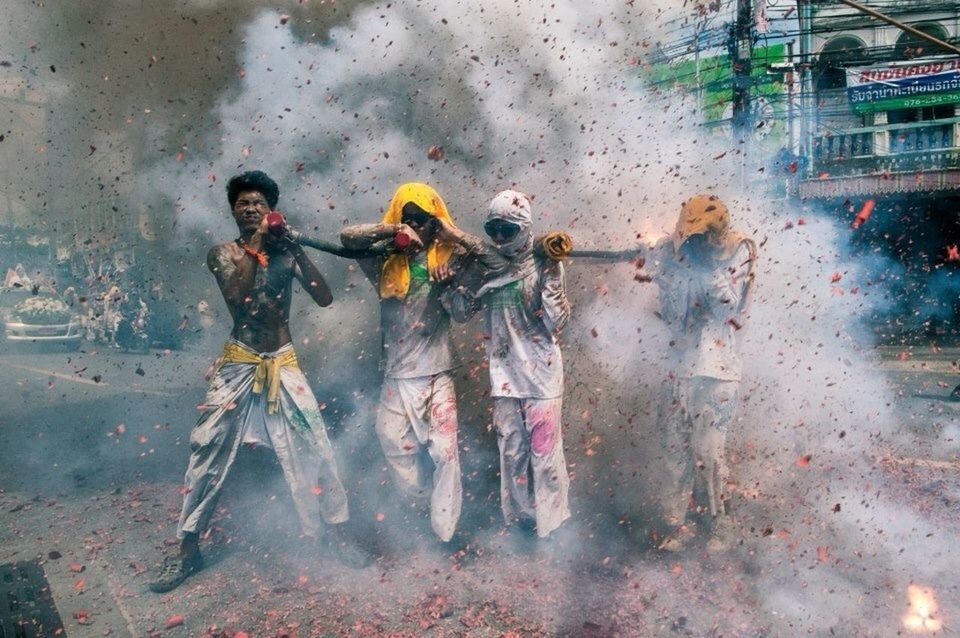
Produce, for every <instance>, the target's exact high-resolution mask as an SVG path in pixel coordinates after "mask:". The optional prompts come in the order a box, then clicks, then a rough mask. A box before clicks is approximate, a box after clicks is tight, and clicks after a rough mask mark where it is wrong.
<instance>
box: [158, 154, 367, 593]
mask: <svg viewBox="0 0 960 638" xmlns="http://www.w3.org/2000/svg"><path fill="white" fill-rule="evenodd" d="M279 196H280V191H279V188H278V187H277V184H276V182H274V181H273V180H272V179H270V177H268V176H267V175H266V174H265V173H262V172H260V171H251V172H247V173H243V174H241V175H237V176H236V177H234V178H232V179H231V180H230V182H229V183H228V184H227V199H228V201H229V202H230V208H231V211H232V213H233V218H234V220H235V221H236V223H237V227H238V229H239V231H240V236H239V237H238V238H237V239H236V240H234V241H232V242H228V243H225V244H221V245H219V246H215V247H213V248H212V249H211V250H210V253H209V254H208V256H207V266H208V267H209V268H210V271H211V272H212V273H213V275H214V277H216V279H217V284H218V285H219V287H220V292H221V293H222V294H223V299H224V301H225V302H226V304H227V308H228V309H229V310H230V315H231V317H232V318H233V331H232V332H231V334H230V336H231V338H230V340H229V341H228V342H227V344H226V345H225V347H224V351H223V355H222V356H221V357H220V359H219V360H218V363H217V366H216V372H215V374H214V377H213V380H212V381H211V383H210V388H209V390H208V391H207V395H206V399H205V401H204V404H203V406H201V407H202V409H203V413H202V414H201V416H200V419H199V421H198V422H197V424H196V426H195V427H194V428H193V431H192V432H191V435H190V461H189V464H188V466H187V472H186V477H185V494H184V498H183V509H182V511H181V514H180V522H179V524H178V525H177V537H178V538H179V539H180V551H179V553H178V554H177V555H176V556H171V557H169V558H168V559H167V560H166V561H165V563H164V565H163V567H162V568H161V570H160V574H159V576H158V578H157V580H156V581H155V582H153V583H151V585H150V589H151V590H152V591H154V592H157V593H162V592H166V591H170V590H172V589H174V588H175V587H177V586H178V585H180V583H182V582H183V581H184V580H186V578H187V577H189V576H190V575H191V574H193V573H195V572H196V571H198V570H199V569H201V568H202V566H203V560H202V558H201V555H200V549H199V538H200V536H201V535H202V534H203V532H204V531H205V530H206V528H207V525H208V524H209V522H210V517H211V516H212V515H213V512H214V510H215V508H216V503H217V499H218V497H219V496H220V492H221V489H222V487H223V484H224V481H225V479H226V477H227V475H228V474H229V470H230V468H231V466H232V465H233V462H234V460H235V459H236V456H237V452H238V451H239V449H240V448H241V446H243V445H252V446H263V447H266V448H269V449H272V450H273V451H274V453H275V454H276V456H277V460H278V461H279V464H280V467H281V468H282V470H283V475H284V478H285V479H286V482H287V485H288V486H289V488H290V493H291V495H292V496H293V502H294V505H295V506H296V510H297V514H298V516H299V518H300V524H301V526H302V529H303V534H304V536H306V537H311V538H323V539H324V540H325V541H326V542H328V543H330V544H331V545H333V546H335V547H336V548H337V549H338V551H337V556H338V558H339V559H340V560H341V561H343V562H344V563H346V564H348V565H350V566H353V567H362V566H365V565H366V564H368V563H369V561H370V558H369V556H368V555H367V554H365V553H364V552H363V551H361V550H360V549H359V548H357V547H356V546H355V545H354V544H353V543H352V541H351V540H350V539H349V537H348V536H347V535H346V534H344V533H343V531H342V529H343V527H342V524H343V523H345V522H346V521H347V519H348V518H349V512H348V508H347V496H346V493H345V492H344V489H343V485H342V484H341V483H340V478H339V476H338V474H337V467H336V462H335V460H334V455H333V448H332V447H331V445H330V441H329V439H328V438H327V433H326V429H325V427H324V424H323V419H322V417H321V415H320V411H319V407H318V405H317V400H316V399H315V398H314V396H313V393H312V392H311V390H310V385H309V383H308V382H307V379H306V377H305V376H304V375H303V373H302V372H301V371H300V368H299V366H298V365H297V357H296V354H295V353H294V351H293V345H292V343H291V337H290V327H289V319H290V302H291V292H292V287H293V280H294V279H296V280H297V281H299V282H300V285H302V286H303V288H304V290H306V291H307V294H309V295H310V297H311V299H313V301H314V302H315V303H316V304H317V305H318V306H329V305H330V303H331V302H332V301H333V296H332V295H331V293H330V289H329V287H328V286H327V283H326V281H324V279H323V276H322V275H321V274H320V272H319V271H318V270H317V268H316V266H314V264H313V263H312V262H311V261H310V259H309V258H308V257H307V255H306V254H305V253H304V251H303V249H302V248H301V247H300V246H299V245H297V244H295V243H293V242H290V241H289V240H287V239H286V238H284V237H274V236H273V235H271V234H270V232H269V229H268V226H267V213H269V212H270V211H271V210H273V209H274V207H275V206H276V204H277V200H278V199H279ZM321 519H322V521H321ZM324 523H326V527H324Z"/></svg>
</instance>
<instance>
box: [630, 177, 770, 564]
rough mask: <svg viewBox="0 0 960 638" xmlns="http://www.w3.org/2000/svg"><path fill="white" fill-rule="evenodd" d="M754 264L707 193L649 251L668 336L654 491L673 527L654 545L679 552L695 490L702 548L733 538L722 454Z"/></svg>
mask: <svg viewBox="0 0 960 638" xmlns="http://www.w3.org/2000/svg"><path fill="white" fill-rule="evenodd" d="M756 259H757V247H756V244H755V243H754V242H753V240H751V239H749V238H747V237H745V236H743V235H741V234H739V233H737V232H735V231H733V230H732V229H731V228H730V213H729V212H728V210H727V207H726V205H725V204H724V203H723V202H722V201H721V200H720V199H718V198H717V197H716V196H714V195H696V196H694V197H692V198H690V199H689V200H687V201H686V202H684V204H683V206H682V208H681V210H680V217H679V219H678V220H677V226H676V229H675V230H674V232H673V234H672V235H671V236H669V237H665V238H664V239H662V240H660V241H659V242H658V243H657V244H656V245H655V246H654V247H653V249H651V251H650V252H649V253H648V255H647V264H648V265H650V266H651V275H652V277H653V281H654V282H655V283H656V284H657V286H658V287H659V289H660V314H661V316H662V317H663V319H664V321H666V322H667V324H669V326H670V330H671V336H672V340H671V346H672V348H671V351H672V358H671V362H670V365H671V369H670V372H669V374H668V379H667V380H666V381H667V382H666V383H664V384H663V386H662V388H663V390H662V394H661V397H660V403H659V409H658V414H657V422H658V426H659V430H660V432H661V434H662V435H663V437H664V452H665V456H664V461H665V463H666V465H667V474H666V476H665V477H664V478H665V480H664V482H663V484H662V485H660V486H659V488H660V489H659V490H658V492H659V494H661V495H662V498H663V501H662V507H663V510H664V514H665V516H666V522H667V524H668V525H669V526H670V528H671V533H670V534H668V535H667V536H666V539H665V540H664V541H663V542H662V543H661V544H660V548H661V549H664V550H668V551H677V550H680V549H682V548H683V546H684V544H685V543H686V542H687V541H688V540H690V539H691V538H692V537H693V536H694V535H695V532H694V531H693V530H694V529H695V528H694V526H693V525H692V524H690V525H687V514H688V511H689V509H690V507H691V495H692V494H698V493H705V495H706V503H704V504H700V505H699V506H698V507H697V511H698V512H701V513H704V514H708V516H707V517H706V518H707V527H708V528H709V532H710V541H709V543H708V547H709V548H710V549H714V550H721V549H723V548H724V547H725V546H726V545H727V544H728V543H729V541H730V540H731V539H730V537H731V535H732V533H733V527H732V522H731V519H730V518H729V515H728V512H727V507H728V501H729V495H728V494H727V493H726V485H727V465H726V462H725V458H724V456H725V450H724V448H725V445H726V436H727V430H728V428H729V427H730V424H731V422H732V420H733V416H734V412H735V411H736V408H737V395H738V391H739V388H740V379H741V370H742V367H743V362H742V361H741V357H740V352H739V331H740V329H741V328H742V327H743V326H744V323H745V318H744V317H745V313H746V311H747V308H748V306H749V303H750V298H751V294H752V290H753V280H754V265H755V263H756Z"/></svg>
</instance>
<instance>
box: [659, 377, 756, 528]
mask: <svg viewBox="0 0 960 638" xmlns="http://www.w3.org/2000/svg"><path fill="white" fill-rule="evenodd" d="M739 388H740V383H739V382H738V381H723V380H721V379H715V378H710V377H699V376H697V377H692V378H675V379H672V380H671V382H669V383H665V384H664V385H663V389H662V391H661V397H660V405H659V410H658V415H657V420H658V423H659V425H660V428H661V434H662V435H663V441H664V448H663V452H664V458H663V461H664V464H665V466H666V470H667V472H666V475H665V476H664V477H663V478H664V479H665V480H663V481H662V483H661V484H660V485H659V486H658V488H659V489H658V490H657V491H658V493H659V494H660V495H661V498H662V501H661V505H662V508H663V511H664V513H665V515H666V517H667V520H668V522H669V523H671V524H673V525H681V524H683V522H684V519H685V518H686V513H687V510H688V508H689V504H690V498H691V494H697V493H701V492H702V493H703V494H705V495H706V499H707V502H706V504H705V505H704V507H705V508H706V509H707V510H708V511H709V512H710V514H711V515H712V516H717V515H719V514H723V513H724V501H726V500H727V499H728V498H729V495H727V494H725V493H724V490H725V487H726V479H727V465H726V461H725V459H724V447H725V444H726V438H727V430H728V429H729V426H730V423H731V421H732V420H733V416H734V412H735V411H736V408H737V392H738V390H739Z"/></svg>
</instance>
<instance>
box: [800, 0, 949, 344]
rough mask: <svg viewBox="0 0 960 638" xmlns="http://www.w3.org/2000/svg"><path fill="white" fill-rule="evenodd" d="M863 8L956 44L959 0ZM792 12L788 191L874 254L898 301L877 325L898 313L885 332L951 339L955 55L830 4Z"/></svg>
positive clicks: (910, 0) (874, 3) (872, 2)
mask: <svg viewBox="0 0 960 638" xmlns="http://www.w3.org/2000/svg"><path fill="white" fill-rule="evenodd" d="M864 4H866V5H868V6H869V7H871V8H873V9H876V10H877V11H881V12H882V13H884V14H886V15H888V16H890V17H892V18H894V19H895V20H897V21H899V22H901V23H904V24H907V25H910V26H912V27H914V28H915V29H917V30H919V31H922V32H924V33H927V34H930V35H933V36H934V37H936V38H938V39H940V40H942V41H945V42H947V43H949V44H953V45H956V44H957V43H958V42H960V3H957V2H954V1H951V2H941V1H936V0H926V1H920V0H903V1H901V2H896V3H894V2H890V1H889V0H867V1H866V2H865V3H864ZM798 9H799V11H800V31H801V39H800V52H801V61H803V62H805V63H806V64H805V70H806V73H805V74H804V76H805V78H804V82H803V90H802V108H801V112H802V124H801V127H800V130H801V136H800V154H801V156H802V157H803V158H804V159H805V161H804V162H802V163H801V165H802V170H800V171H799V174H798V175H797V179H796V194H797V195H799V197H800V198H801V199H802V200H804V201H806V202H807V203H809V204H811V205H814V206H817V207H820V208H823V209H825V210H828V211H834V212H835V213H836V214H838V215H841V216H847V218H848V219H849V221H850V222H851V223H852V225H853V226H854V227H855V231H854V236H853V237H852V241H853V243H854V245H855V246H857V245H859V247H860V250H861V252H862V253H864V254H866V253H868V252H870V251H873V252H874V253H879V254H880V255H881V256H882V257H883V259H882V260H878V261H879V262H880V263H882V264H883V265H881V266H877V270H878V272H877V273H876V274H877V277H883V278H885V279H886V280H887V285H888V286H889V287H890V289H891V290H892V291H893V294H892V295H891V297H892V299H894V300H896V301H894V302H891V308H890V312H889V314H888V317H887V320H888V321H889V317H890V316H896V317H898V319H897V320H896V321H895V323H897V324H899V325H892V326H889V328H890V333H891V334H895V333H898V332H901V333H907V332H911V331H913V332H916V331H918V329H922V330H921V331H923V330H925V331H932V332H945V331H946V332H951V333H954V334H955V333H956V332H957V331H956V328H955V326H956V325H957V324H958V323H960V304H957V303H956V301H955V299H956V297H957V293H960V285H957V281H960V273H956V274H954V271H955V270H956V266H957V263H955V262H958V261H960V260H958V258H957V250H956V249H957V245H958V244H960V225H958V212H960V111H958V104H960V56H958V55H957V54H956V53H954V52H952V51H949V50H947V49H943V48H941V47H938V46H937V45H936V44H934V43H931V42H929V41H927V40H925V39H923V38H921V37H919V36H917V35H915V34H912V33H910V32H908V31H906V30H904V29H902V28H899V27H897V26H894V25H890V24H887V23H885V22H883V21H881V20H879V19H877V18H875V17H871V16H868V15H865V14H863V13H861V12H859V11H857V10H856V9H853V8H850V7H848V6H846V5H843V4H841V3H839V2H834V1H832V0H831V1H830V2H821V1H814V2H800V3H799V4H798ZM854 220H856V222H854ZM954 280H957V281H954ZM906 310H910V312H909V313H907V312H905V311H906Z"/></svg>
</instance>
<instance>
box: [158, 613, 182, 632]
mask: <svg viewBox="0 0 960 638" xmlns="http://www.w3.org/2000/svg"><path fill="white" fill-rule="evenodd" d="M183 621H184V618H183V616H181V615H180V614H173V615H172V616H170V617H169V618H167V622H165V623H163V628H164V629H173V628H174V627H179V626H180V625H182V624H183Z"/></svg>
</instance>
